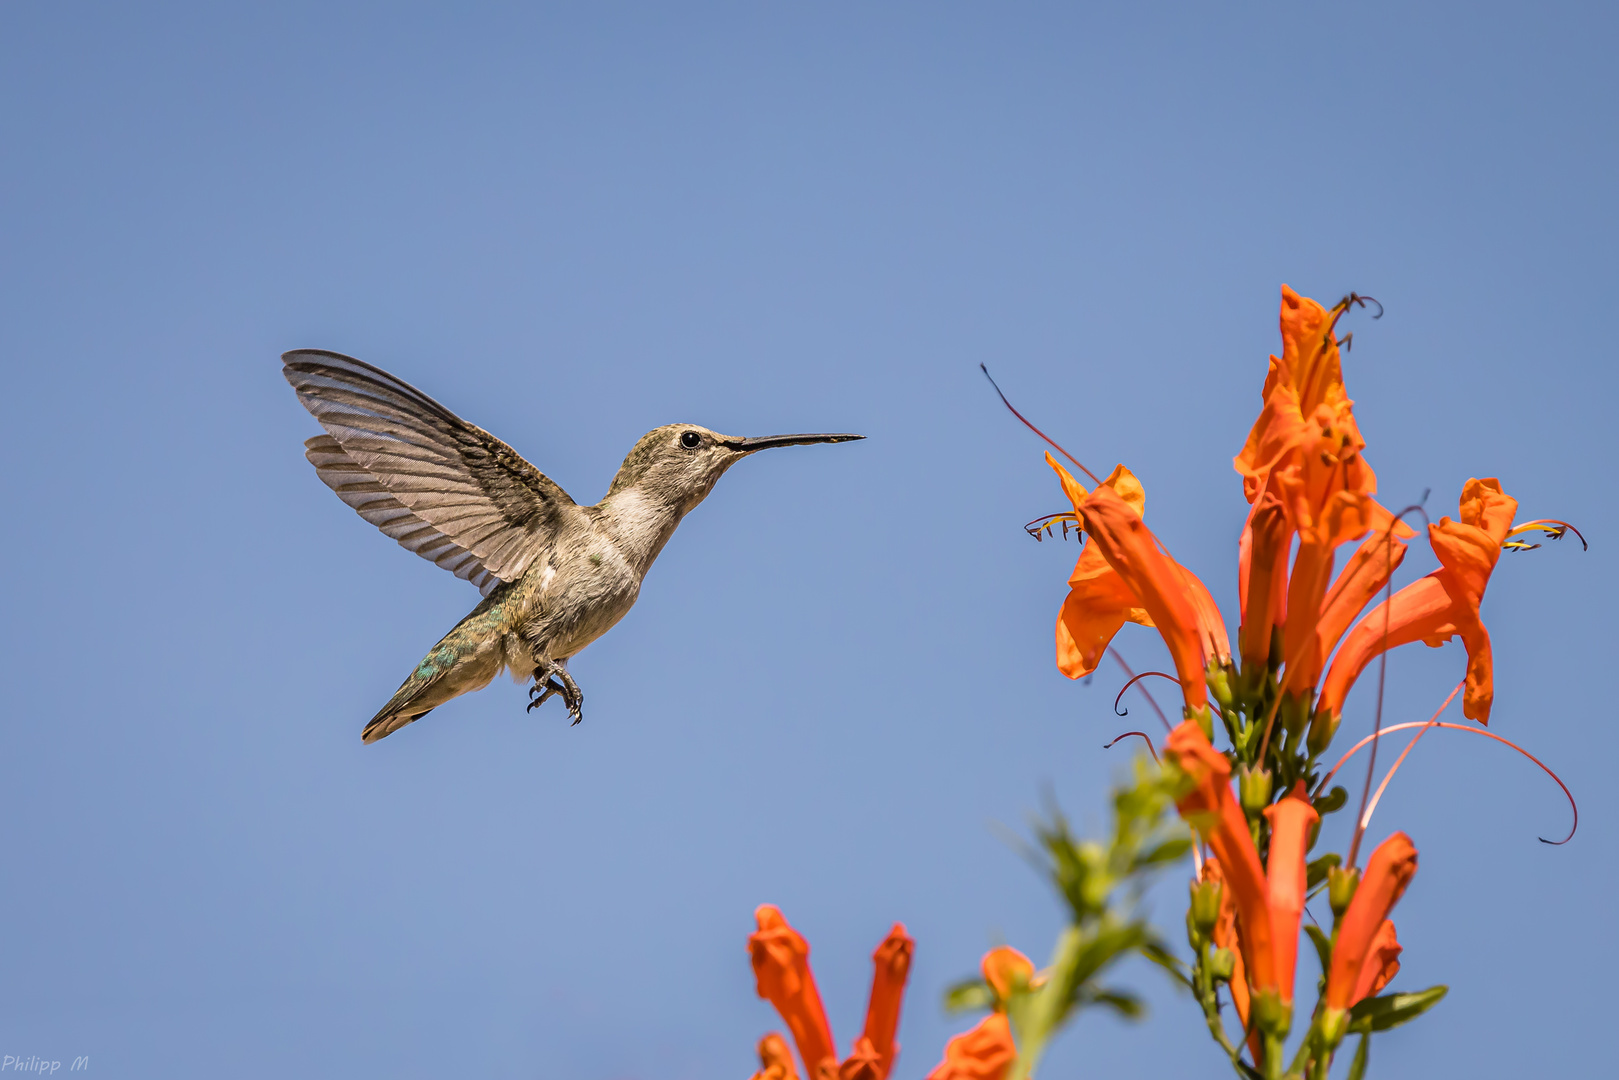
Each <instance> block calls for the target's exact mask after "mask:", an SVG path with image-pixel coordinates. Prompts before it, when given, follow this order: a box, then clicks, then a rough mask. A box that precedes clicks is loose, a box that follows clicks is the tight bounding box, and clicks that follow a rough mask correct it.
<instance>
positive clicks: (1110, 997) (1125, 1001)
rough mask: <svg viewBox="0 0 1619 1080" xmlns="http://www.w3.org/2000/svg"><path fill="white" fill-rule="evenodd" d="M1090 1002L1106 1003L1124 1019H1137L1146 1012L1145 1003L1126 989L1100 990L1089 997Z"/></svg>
mask: <svg viewBox="0 0 1619 1080" xmlns="http://www.w3.org/2000/svg"><path fill="white" fill-rule="evenodd" d="M1090 1003H1091V1004H1095V1005H1106V1006H1107V1007H1108V1008H1110V1009H1112V1010H1113V1011H1114V1012H1116V1013H1118V1014H1119V1015H1120V1016H1122V1017H1124V1018H1125V1019H1126V1020H1139V1019H1141V1017H1142V1016H1144V1015H1145V1014H1146V1012H1147V1006H1146V1003H1145V1002H1143V1001H1142V1000H1141V999H1140V998H1138V997H1136V996H1135V995H1134V994H1132V993H1130V992H1129V991H1128V990H1101V991H1098V992H1097V993H1095V994H1092V995H1091V997H1090Z"/></svg>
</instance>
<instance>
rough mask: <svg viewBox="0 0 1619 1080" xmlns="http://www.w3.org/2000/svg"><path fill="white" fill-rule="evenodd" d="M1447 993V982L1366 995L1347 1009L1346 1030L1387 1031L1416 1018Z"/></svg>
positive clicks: (1437, 1002) (1448, 991)
mask: <svg viewBox="0 0 1619 1080" xmlns="http://www.w3.org/2000/svg"><path fill="white" fill-rule="evenodd" d="M1448 993H1450V987H1448V986H1430V987H1428V989H1426V990H1423V991H1420V992H1419V993H1415V994H1385V995H1384V996H1382V997H1375V998H1367V999H1366V1000H1365V1001H1362V1002H1361V1003H1360V1004H1358V1005H1356V1006H1355V1007H1354V1008H1353V1009H1350V1010H1349V1030H1350V1031H1358V1032H1363V1033H1364V1032H1372V1031H1387V1030H1389V1029H1390V1028H1396V1027H1399V1026H1400V1025H1401V1024H1404V1023H1406V1022H1408V1021H1411V1020H1415V1019H1416V1018H1417V1017H1419V1016H1421V1015H1422V1014H1423V1013H1425V1012H1427V1011H1428V1010H1429V1009H1431V1008H1433V1007H1434V1006H1435V1005H1437V1004H1439V1001H1440V999H1441V998H1443V997H1444V996H1445V995H1446V994H1448Z"/></svg>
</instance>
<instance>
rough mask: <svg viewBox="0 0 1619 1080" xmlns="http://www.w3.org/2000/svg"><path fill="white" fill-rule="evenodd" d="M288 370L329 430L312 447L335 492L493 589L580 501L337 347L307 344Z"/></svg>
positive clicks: (415, 547)
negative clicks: (333, 349) (329, 348)
mask: <svg viewBox="0 0 1619 1080" xmlns="http://www.w3.org/2000/svg"><path fill="white" fill-rule="evenodd" d="M281 360H282V362H283V363H284V364H285V367H284V368H283V369H282V374H283V375H285V376H286V377H287V381H288V382H289V383H291V384H292V388H293V389H294V390H296V391H297V392H298V400H300V401H302V402H303V403H304V407H305V408H307V409H308V410H309V411H310V412H311V413H313V414H314V416H315V419H317V420H319V421H320V423H321V426H322V427H324V428H325V429H326V432H327V437H316V438H314V439H311V440H309V442H308V443H306V444H305V446H306V447H307V453H306V456H307V457H308V458H309V460H310V462H311V463H312V464H313V465H314V466H315V468H316V470H317V472H318V473H319V475H320V477H321V479H322V480H324V481H325V482H326V483H327V485H328V486H330V487H331V488H332V490H333V491H335V492H337V494H338V497H339V498H341V499H342V500H343V501H344V502H346V503H348V504H349V505H350V506H351V507H353V508H354V509H355V510H356V511H358V512H359V514H360V516H361V517H364V518H365V519H366V520H367V521H369V522H371V523H372V524H373V525H376V526H377V527H378V528H380V529H381V530H382V531H383V532H385V533H387V534H388V535H389V536H391V537H393V538H394V539H395V540H398V541H399V543H400V544H401V545H403V546H404V547H406V548H408V549H410V550H411V551H414V552H416V553H417V554H418V555H420V556H422V557H423V558H425V559H430V560H432V561H433V562H435V563H437V564H438V565H440V566H443V567H445V568H446V569H448V570H451V571H453V572H454V573H455V574H456V576H457V577H463V578H466V579H467V580H468V581H471V582H472V583H473V584H474V585H477V586H478V587H479V588H480V589H481V590H483V592H484V594H485V595H486V596H487V595H488V594H489V592H490V590H492V589H493V588H494V587H495V586H496V585H498V584H499V583H500V582H502V581H515V580H517V578H519V577H521V576H522V573H523V571H524V570H525V569H527V568H528V565H529V563H531V562H532V561H533V560H534V557H535V556H536V555H538V554H539V553H541V552H543V551H544V550H545V549H546V548H547V547H549V546H550V543H551V540H552V538H553V537H554V536H555V535H556V532H557V530H558V528H559V526H560V525H561V523H562V520H563V518H564V516H565V515H566V514H567V512H568V510H569V509H570V508H572V507H573V506H574V501H573V500H572V499H570V498H569V497H568V493H567V492H565V491H563V490H562V489H561V488H560V487H558V486H557V485H556V484H555V483H553V482H552V481H551V480H550V479H549V478H548V477H546V476H545V475H544V474H542V473H541V472H540V471H539V470H538V469H536V468H535V467H534V466H532V465H530V464H529V463H528V462H527V461H524V460H523V458H522V457H521V456H520V455H519V454H518V453H517V451H515V450H513V449H512V448H511V447H509V446H507V445H506V444H505V443H503V442H501V441H500V440H499V439H497V438H495V437H494V436H493V435H491V434H489V433H488V432H487V431H484V430H483V429H482V428H479V427H475V426H473V425H472V424H469V423H467V422H466V421H465V420H462V419H461V418H460V417H458V416H456V415H455V414H454V413H452V412H450V410H448V409H446V408H445V407H444V406H442V405H440V404H439V403H438V402H436V401H434V400H433V399H432V398H430V397H428V396H427V395H426V394H424V393H422V392H421V391H420V390H417V389H416V388H415V387H413V386H411V385H410V384H408V383H406V382H403V381H401V380H399V379H396V378H394V377H393V376H392V375H389V374H388V373H387V372H386V371H383V370H381V369H380V368H375V367H372V366H371V365H370V364H367V363H364V362H363V361H360V360H355V359H353V358H352V357H348V356H343V355H341V354H340V353H333V352H325V351H323V350H318V349H299V350H296V351H294V352H289V353H285V354H283V355H282V357H281Z"/></svg>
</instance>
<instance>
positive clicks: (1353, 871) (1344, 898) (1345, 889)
mask: <svg viewBox="0 0 1619 1080" xmlns="http://www.w3.org/2000/svg"><path fill="white" fill-rule="evenodd" d="M1359 885H1360V868H1359V867H1358V866H1351V867H1349V868H1348V869H1341V868H1339V867H1336V866H1334V867H1333V868H1332V869H1330V870H1328V871H1327V902H1328V903H1329V904H1331V905H1332V914H1333V916H1334V917H1336V918H1342V917H1343V914H1344V912H1345V911H1348V910H1349V901H1351V900H1353V899H1354V898H1355V889H1356V888H1357V887H1358V886H1359Z"/></svg>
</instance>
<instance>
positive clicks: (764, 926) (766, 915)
mask: <svg viewBox="0 0 1619 1080" xmlns="http://www.w3.org/2000/svg"><path fill="white" fill-rule="evenodd" d="M754 917H755V918H756V919H757V920H758V923H759V930H758V932H757V933H755V934H753V935H752V936H750V937H749V938H748V952H749V953H750V954H751V956H752V958H753V974H754V977H755V979H757V980H758V986H759V996H760V997H762V998H766V999H768V1000H769V1002H770V1004H772V1005H774V1006H775V1007H776V1011H777V1012H778V1013H780V1014H781V1018H782V1019H783V1020H785V1021H786V1022H787V1028H788V1030H789V1031H791V1032H792V1033H793V1041H794V1042H796V1043H797V1044H798V1056H799V1057H800V1058H801V1059H803V1062H804V1070H805V1073H806V1075H807V1076H808V1077H809V1078H811V1080H886V1078H887V1076H888V1073H889V1071H890V1070H891V1069H892V1068H893V1067H894V1057H895V1055H897V1054H898V1053H899V1044H897V1043H896V1042H894V1033H895V1032H896V1031H897V1030H898V1029H899V1012H900V1003H901V1001H902V1000H903V998H904V996H905V980H906V979H907V978H908V977H909V976H910V973H911V953H912V951H913V950H914V949H915V947H916V943H915V942H914V941H912V940H911V938H910V936H909V935H907V934H906V933H905V927H904V925H903V924H901V923H895V924H894V928H893V929H892V930H890V931H889V932H888V937H887V938H885V939H884V940H883V943H882V944H881V945H879V946H877V951H876V952H874V953H872V954H871V959H872V963H873V965H874V967H875V970H874V971H873V973H872V977H871V998H870V999H869V1001H868V1002H867V1005H866V1029H865V1032H864V1033H863V1034H862V1035H861V1036H860V1038H859V1039H857V1040H856V1041H855V1045H854V1050H853V1052H851V1053H850V1055H849V1056H848V1057H847V1058H845V1059H844V1061H843V1063H842V1064H841V1065H840V1064H839V1063H838V1059H837V1051H836V1049H835V1047H834V1044H833V1042H832V1028H831V1025H829V1024H828V1023H827V1022H826V1010H825V1009H823V1008H822V1007H821V995H820V993H819V991H817V990H816V988H815V976H814V974H813V973H812V972H811V971H810V966H809V943H808V942H807V941H805V940H804V936H803V935H802V934H800V933H799V932H798V931H797V930H794V929H793V928H792V927H791V926H789V925H788V924H787V919H786V918H785V917H784V916H783V915H782V913H781V910H780V909H779V908H777V907H776V906H775V905H773V904H762V905H760V907H759V909H758V910H757V911H755V912H754ZM759 1052H760V1055H761V1059H760V1060H761V1061H763V1060H764V1059H763V1054H764V1044H763V1043H761V1044H760V1050H759ZM788 1064H789V1066H790V1065H791V1062H789V1063H788ZM765 1065H766V1066H767V1067H769V1065H770V1062H765ZM761 1075H763V1074H761ZM768 1080H775V1077H773V1076H772V1077H770V1078H768ZM787 1080H791V1077H790V1076H789V1077H788V1078H787Z"/></svg>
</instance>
